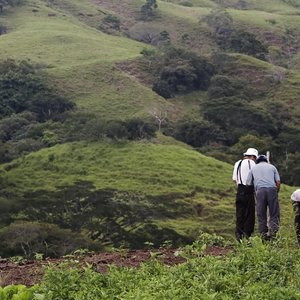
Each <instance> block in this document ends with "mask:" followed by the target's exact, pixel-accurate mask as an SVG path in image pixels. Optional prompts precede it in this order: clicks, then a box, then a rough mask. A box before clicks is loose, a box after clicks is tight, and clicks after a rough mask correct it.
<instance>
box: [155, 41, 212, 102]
mask: <svg viewBox="0 0 300 300" xmlns="http://www.w3.org/2000/svg"><path fill="white" fill-rule="evenodd" d="M160 61H161V63H160V64H159V65H158V66H157V67H158V70H157V73H159V78H158V80H157V81H156V82H154V84H153V87H152V89H153V90H154V91H155V92H157V93H158V94H159V95H161V96H162V97H165V98H170V97H172V96H174V95H175V94H178V93H188V92H191V91H193V90H206V89H207V88H208V86H209V85H210V79H211V77H212V76H213V74H214V72H215V70H214V67H213V65H212V64H210V63H209V62H208V61H207V60H206V59H205V58H202V57H199V56H197V55H196V54H194V53H192V52H189V51H186V50H184V49H180V48H174V47H169V48H167V50H166V51H165V53H164V54H163V55H162V57H161V59H160Z"/></svg>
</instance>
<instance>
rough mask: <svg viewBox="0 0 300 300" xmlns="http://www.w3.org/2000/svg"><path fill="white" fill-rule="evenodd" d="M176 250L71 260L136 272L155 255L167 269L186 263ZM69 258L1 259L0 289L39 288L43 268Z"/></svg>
mask: <svg viewBox="0 0 300 300" xmlns="http://www.w3.org/2000/svg"><path fill="white" fill-rule="evenodd" d="M228 251H230V250H229V249H227V248H221V247H211V248H208V249H207V251H206V255H218V256H223V255H226V254H227V253H228ZM177 253H178V251H177V250H175V249H159V250H132V251H128V252H125V251H124V252H122V251H117V252H102V253H97V254H90V255H86V256H76V257H71V258H73V259H74V258H75V259H76V260H78V261H79V262H80V263H81V264H82V265H84V264H85V263H88V264H89V265H92V266H93V268H94V270H95V271H97V272H101V273H105V272H107V269H108V266H109V265H112V264H114V265H116V266H119V267H133V268H137V267H139V266H140V264H141V263H142V262H145V261H147V260H149V259H150V258H151V257H152V256H153V255H155V257H156V258H157V259H159V260H161V261H162V262H163V263H165V264H167V265H175V264H180V263H183V262H185V259H184V258H182V257H181V256H179V255H177ZM66 260H67V259H66V258H59V259H44V260H30V261H23V262H19V263H16V262H12V261H11V260H9V259H3V258H2V259H1V258H0V286H7V285H10V284H24V285H26V286H32V285H34V284H38V283H39V282H40V281H41V280H42V278H43V274H44V269H45V268H44V267H45V266H49V264H54V265H55V264H59V263H62V262H65V261H66Z"/></svg>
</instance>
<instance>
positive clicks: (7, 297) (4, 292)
mask: <svg viewBox="0 0 300 300" xmlns="http://www.w3.org/2000/svg"><path fill="white" fill-rule="evenodd" d="M35 289H36V287H31V288H27V287H26V286H25V285H8V286H6V287H4V288H1V287H0V300H33V299H34V293H35Z"/></svg>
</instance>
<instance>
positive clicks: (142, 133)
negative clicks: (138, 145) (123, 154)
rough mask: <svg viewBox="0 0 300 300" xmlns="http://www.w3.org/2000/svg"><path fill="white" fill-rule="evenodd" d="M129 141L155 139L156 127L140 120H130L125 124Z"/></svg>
mask: <svg viewBox="0 0 300 300" xmlns="http://www.w3.org/2000/svg"><path fill="white" fill-rule="evenodd" d="M126 128H127V132H128V139H129V140H141V139H151V138H153V137H155V132H156V127H155V125H154V124H152V123H148V122H146V121H144V120H142V119H131V120H129V121H127V122H126Z"/></svg>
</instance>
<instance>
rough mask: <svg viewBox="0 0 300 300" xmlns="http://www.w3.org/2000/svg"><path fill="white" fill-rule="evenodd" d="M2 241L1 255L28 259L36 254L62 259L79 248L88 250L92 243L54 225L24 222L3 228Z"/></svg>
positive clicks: (0, 238)
mask: <svg viewBox="0 0 300 300" xmlns="http://www.w3.org/2000/svg"><path fill="white" fill-rule="evenodd" d="M0 240H1V247H0V248H1V250H0V254H1V255H4V256H14V255H22V256H25V257H26V258H33V257H34V254H35V253H42V254H44V256H45V257H48V256H51V257H60V256H63V255H66V254H69V253H71V252H72V251H74V250H76V249H78V248H87V247H88V246H89V245H91V243H92V242H91V240H89V239H88V238H84V237H83V236H82V235H81V234H79V233H74V232H71V230H68V229H61V228H59V227H58V226H57V225H54V224H47V223H38V222H22V221H19V222H14V223H12V224H10V225H9V226H7V227H4V228H2V229H1V231H0Z"/></svg>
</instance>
